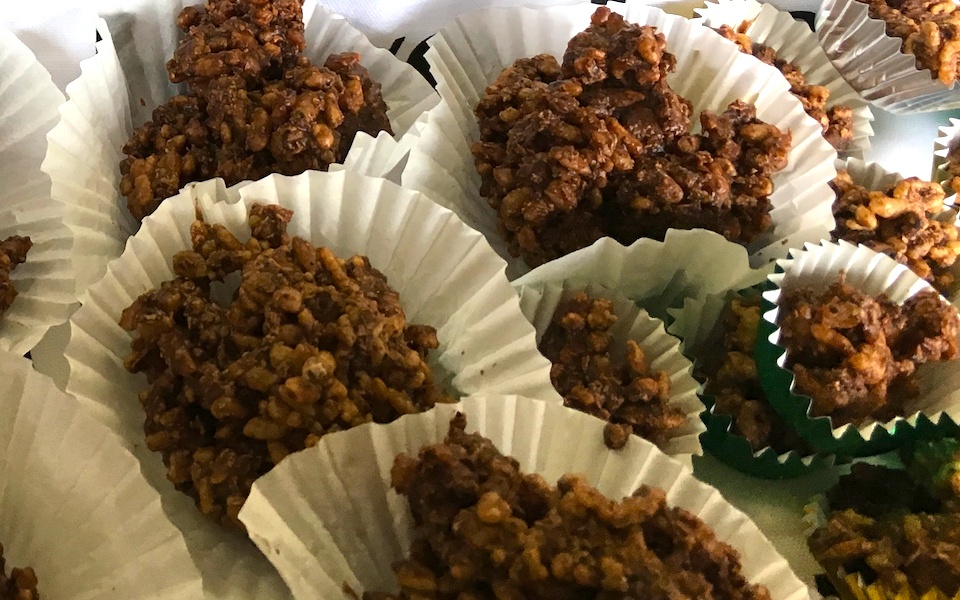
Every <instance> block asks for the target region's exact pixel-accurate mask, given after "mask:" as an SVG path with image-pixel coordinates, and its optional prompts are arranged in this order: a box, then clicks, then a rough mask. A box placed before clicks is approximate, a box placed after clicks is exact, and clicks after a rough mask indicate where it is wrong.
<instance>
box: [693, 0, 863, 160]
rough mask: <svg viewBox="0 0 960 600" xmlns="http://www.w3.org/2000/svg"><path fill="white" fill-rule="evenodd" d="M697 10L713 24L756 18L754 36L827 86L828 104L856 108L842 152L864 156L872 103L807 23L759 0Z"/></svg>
mask: <svg viewBox="0 0 960 600" xmlns="http://www.w3.org/2000/svg"><path fill="white" fill-rule="evenodd" d="M696 12H697V16H698V18H697V19H694V22H698V23H701V24H703V25H706V26H707V27H711V28H716V27H719V26H720V25H729V26H731V27H733V28H734V29H736V28H737V27H739V26H740V24H741V23H742V22H744V21H753V22H752V23H751V24H750V27H749V28H748V29H747V35H749V36H750V39H751V40H753V41H754V42H757V43H759V44H763V45H765V46H769V47H771V48H773V49H774V50H775V51H776V52H777V57H778V58H781V59H783V60H787V61H790V62H792V63H793V64H795V65H796V66H797V67H798V68H799V69H800V71H801V72H802V73H803V74H804V76H805V77H806V79H807V83H809V84H813V85H822V86H823V87H825V88H827V90H829V91H830V97H829V100H828V107H833V106H836V105H843V106H847V107H849V108H850V109H851V110H852V111H853V140H852V141H851V143H850V146H849V148H847V149H846V150H844V151H841V152H840V154H841V155H843V156H853V157H856V158H863V156H864V154H866V153H867V152H868V151H869V150H870V136H872V135H873V125H871V122H872V121H873V112H872V111H871V110H870V106H869V105H868V104H867V102H866V101H865V100H864V99H863V98H862V97H861V96H860V94H859V93H858V92H857V91H856V90H855V89H853V88H852V87H850V84H849V83H847V82H846V80H845V79H844V78H843V76H842V75H841V74H840V73H839V71H837V70H836V69H835V68H834V67H833V65H832V64H831V63H830V59H829V58H827V55H826V53H824V51H823V49H822V48H821V47H820V40H819V39H817V34H816V33H814V32H813V31H812V30H811V29H810V28H809V27H807V25H806V24H805V23H801V22H799V21H797V20H796V19H794V18H793V15H791V14H790V13H788V12H785V11H780V10H777V9H776V8H774V7H773V5H770V4H761V3H759V2H756V0H707V2H706V3H705V6H704V7H703V8H700V9H698V10H697V11H696Z"/></svg>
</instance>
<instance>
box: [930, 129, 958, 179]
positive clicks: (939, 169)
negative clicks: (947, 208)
mask: <svg viewBox="0 0 960 600" xmlns="http://www.w3.org/2000/svg"><path fill="white" fill-rule="evenodd" d="M937 133H938V135H937V139H935V140H934V141H933V174H932V175H931V177H932V178H933V181H936V182H937V183H939V184H941V185H946V183H947V182H948V181H949V180H950V175H948V174H947V154H948V153H949V152H950V147H951V146H953V145H954V144H956V143H957V141H958V140H960V119H954V118H951V119H950V124H949V125H943V126H941V127H939V128H938V129H937ZM952 191H953V192H954V193H956V190H952Z"/></svg>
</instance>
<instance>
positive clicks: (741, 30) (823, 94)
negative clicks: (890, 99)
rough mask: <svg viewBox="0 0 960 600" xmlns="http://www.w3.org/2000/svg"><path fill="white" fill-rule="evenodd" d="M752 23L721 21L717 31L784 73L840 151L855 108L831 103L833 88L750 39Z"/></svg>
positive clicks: (847, 141)
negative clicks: (810, 79)
mask: <svg viewBox="0 0 960 600" xmlns="http://www.w3.org/2000/svg"><path fill="white" fill-rule="evenodd" d="M750 25H751V21H744V22H743V23H741V24H740V25H739V26H738V27H737V28H733V27H731V26H729V25H721V26H720V27H718V28H717V29H716V31H717V33H719V34H720V35H722V36H723V37H725V38H727V39H728V40H730V41H731V42H734V43H736V44H737V46H739V47H740V51H741V52H743V53H744V54H750V55H752V56H755V57H756V58H758V59H759V60H760V61H762V62H764V63H766V64H768V65H771V66H773V67H776V68H777V69H778V70H779V71H780V72H781V73H783V76H784V77H785V78H786V80H787V82H788V83H789V84H790V93H791V94H793V95H794V96H796V98H797V99H798V100H799V101H800V104H802V105H803V110H804V111H806V113H807V114H808V115H810V116H811V117H813V118H814V120H816V121H817V122H818V123H820V127H822V128H823V137H824V138H826V140H827V141H828V142H830V145H831V146H833V147H834V148H836V149H837V150H840V151H843V150H846V149H847V148H849V147H850V143H851V142H852V141H853V110H852V109H851V108H850V107H849V106H844V105H842V104H834V105H833V106H828V103H829V101H830V90H828V89H827V88H825V87H824V86H822V85H813V84H809V83H807V77H806V75H804V74H803V71H801V70H800V68H799V67H798V66H797V65H796V64H794V63H792V62H790V61H787V60H784V59H782V58H779V57H778V56H777V52H776V50H774V49H773V48H771V47H770V46H765V45H763V44H758V43H756V42H754V41H753V40H751V39H750V36H748V35H747V30H748V29H749V28H750Z"/></svg>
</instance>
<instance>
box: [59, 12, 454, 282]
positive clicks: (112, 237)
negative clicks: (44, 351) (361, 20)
mask: <svg viewBox="0 0 960 600" xmlns="http://www.w3.org/2000/svg"><path fill="white" fill-rule="evenodd" d="M312 1H313V2H314V3H315V4H316V6H315V7H312V12H313V17H314V18H311V19H310V22H309V24H308V26H307V30H306V34H305V36H306V39H307V47H306V49H305V51H304V56H307V57H308V58H310V59H311V60H313V62H314V63H315V64H323V62H324V61H325V60H326V58H327V56H328V55H329V54H331V53H333V52H343V51H357V52H360V53H361V56H362V58H361V63H362V64H363V65H364V66H365V67H367V69H368V70H369V71H370V74H371V76H372V77H373V78H374V79H375V80H377V81H379V82H380V83H381V84H382V89H383V96H384V100H385V101H386V103H387V104H388V106H389V110H388V113H387V114H388V116H389V117H390V121H391V124H392V125H393V128H394V133H395V134H396V135H397V137H402V136H403V134H405V133H406V132H407V131H408V130H409V129H410V127H411V126H412V125H413V123H414V122H415V121H416V120H417V118H419V117H420V115H421V114H422V113H423V112H424V111H425V110H427V109H429V108H431V107H433V106H434V105H435V104H436V102H437V101H438V97H437V95H436V93H435V92H434V91H433V89H432V88H431V87H430V85H429V84H428V83H427V82H426V80H425V79H424V78H423V77H422V76H421V75H420V74H419V73H417V72H416V70H415V69H414V68H413V67H411V66H410V65H407V64H405V63H403V62H401V61H400V60H398V59H397V58H396V57H394V56H393V55H392V54H390V52H389V51H387V50H384V49H382V48H377V47H375V46H374V45H372V44H371V43H370V42H369V41H368V40H367V39H366V37H364V35H363V34H362V33H360V32H359V31H357V30H356V29H354V28H353V27H352V26H351V25H350V24H349V23H348V22H347V21H346V19H344V18H343V17H340V16H338V15H335V14H333V13H331V12H329V11H327V9H325V8H324V7H323V6H322V5H320V4H319V0H312ZM196 3H197V0H162V1H159V2H158V1H157V0H132V1H125V2H122V3H112V4H111V3H110V2H109V1H108V0H105V1H104V2H103V4H102V5H101V6H100V7H99V8H100V10H101V13H100V14H101V16H102V17H104V18H103V19H101V21H100V24H99V26H98V28H97V31H98V33H99V34H100V36H101V37H102V40H101V41H100V42H98V43H97V54H96V56H94V57H92V58H89V59H87V60H85V61H83V62H82V63H81V65H80V68H81V75H80V77H79V78H78V79H76V80H75V81H73V82H72V83H70V84H69V85H68V86H67V95H68V97H69V100H68V101H67V102H66V103H64V104H63V105H62V106H61V107H60V116H61V121H60V123H59V124H58V125H57V126H56V127H55V128H54V129H53V130H52V131H51V132H50V136H49V140H50V144H49V148H48V151H47V156H46V159H45V160H44V163H43V171H44V172H45V173H47V174H48V175H49V176H50V179H51V180H52V182H53V187H52V195H53V197H54V198H55V199H58V200H60V201H62V202H63V203H64V204H66V206H67V209H66V211H67V214H66V219H65V221H66V223H67V225H68V227H70V229H71V230H72V231H73V233H74V235H75V236H76V244H75V251H74V257H75V258H74V262H73V266H74V269H75V271H76V279H77V292H78V294H80V293H82V292H83V291H85V290H86V289H87V288H88V287H89V286H90V285H91V284H92V283H93V282H95V281H96V280H98V279H99V278H100V277H101V276H102V275H103V273H104V271H105V269H106V264H107V262H109V261H110V260H112V259H114V258H116V257H117V256H119V255H120V253H121V252H122V251H123V245H124V242H125V241H126V239H127V238H128V237H129V236H130V235H132V234H133V233H135V232H136V230H137V228H138V227H139V224H138V223H137V222H136V221H135V220H134V219H133V217H132V216H131V215H130V214H129V211H128V209H127V206H126V199H125V198H123V197H121V196H120V193H119V181H120V170H119V164H120V162H121V160H122V159H123V158H124V156H123V154H122V153H121V148H122V147H123V145H124V144H125V143H126V141H127V139H128V138H129V137H130V134H131V133H132V132H133V129H134V128H135V127H138V126H139V125H140V124H142V123H144V122H145V121H147V120H149V119H150V114H151V112H152V111H153V109H154V108H155V107H157V106H158V105H159V104H161V103H162V102H164V101H166V100H167V99H168V98H169V97H170V96H173V95H174V94H176V93H177V92H178V91H179V88H178V87H177V86H175V85H173V84H171V83H170V82H169V79H168V77H167V74H166V71H165V67H164V65H165V62H166V60H167V59H169V58H170V57H171V56H172V53H173V50H174V49H175V48H176V43H177V40H178V33H179V32H178V30H177V29H176V25H175V18H176V15H177V13H178V12H179V10H180V9H181V8H182V7H183V6H187V5H191V4H196ZM108 23H109V26H108ZM115 35H116V36H117V37H115ZM117 40H119V41H117ZM115 41H117V44H115ZM351 160H352V159H350V158H349V156H348V158H347V161H351ZM367 174H369V175H376V176H380V175H385V173H377V172H369V173H367Z"/></svg>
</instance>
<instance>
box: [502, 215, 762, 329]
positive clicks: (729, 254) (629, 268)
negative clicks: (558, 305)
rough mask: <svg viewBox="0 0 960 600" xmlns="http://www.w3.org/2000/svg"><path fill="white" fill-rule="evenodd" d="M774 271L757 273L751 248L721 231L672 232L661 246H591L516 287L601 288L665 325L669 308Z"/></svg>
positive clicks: (642, 242)
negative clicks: (635, 305)
mask: <svg viewBox="0 0 960 600" xmlns="http://www.w3.org/2000/svg"><path fill="white" fill-rule="evenodd" d="M770 268H772V267H768V268H764V269H753V268H751V266H750V261H749V258H748V256H747V251H746V249H745V248H744V247H743V246H741V245H739V244H735V243H733V242H731V241H729V240H727V239H725V238H724V237H723V236H722V235H720V234H718V233H714V232H712V231H705V230H702V229H694V230H679V229H671V230H669V231H668V232H667V235H666V237H665V238H664V240H663V241H662V242H658V241H656V240H651V239H642V240H637V241H636V242H634V243H633V244H631V245H629V246H623V245H622V244H620V243H618V242H617V241H615V240H613V239H610V238H604V239H601V240H599V241H598V242H596V243H595V244H593V245H592V246H590V247H588V248H584V249H582V250H577V251H576V252H572V253H570V254H568V255H566V256H563V257H561V258H558V259H557V260H552V261H550V262H548V263H546V264H544V265H541V266H539V267H537V268H536V269H534V270H532V271H530V272H529V273H527V274H526V275H524V276H523V277H520V278H519V279H516V280H515V281H514V282H513V283H514V285H515V286H518V287H519V286H532V285H540V284H545V283H559V284H562V283H568V284H577V285H590V284H596V285H601V286H603V287H605V288H608V289H615V290H617V291H619V292H620V293H622V294H623V295H625V296H626V297H627V298H630V299H631V300H633V301H634V302H636V303H637V305H639V306H641V307H642V308H643V309H645V310H646V311H647V312H649V313H650V314H652V315H653V316H654V317H656V318H658V319H661V320H664V321H666V320H667V318H668V314H667V309H669V308H680V307H681V306H682V305H683V301H684V299H686V298H700V297H705V296H707V295H709V294H716V293H719V292H723V291H726V290H729V289H740V288H745V287H750V286H751V285H755V284H757V283H760V282H761V281H763V280H764V279H765V278H766V276H767V273H768V272H769V270H770Z"/></svg>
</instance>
